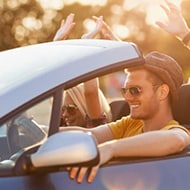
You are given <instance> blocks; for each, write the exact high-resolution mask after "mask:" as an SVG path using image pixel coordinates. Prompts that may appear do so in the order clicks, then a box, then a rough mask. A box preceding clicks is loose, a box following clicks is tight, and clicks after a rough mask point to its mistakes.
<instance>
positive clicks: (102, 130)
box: [59, 124, 114, 144]
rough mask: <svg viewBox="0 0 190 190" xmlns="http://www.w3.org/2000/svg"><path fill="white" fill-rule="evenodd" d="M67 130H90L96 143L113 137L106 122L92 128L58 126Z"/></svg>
mask: <svg viewBox="0 0 190 190" xmlns="http://www.w3.org/2000/svg"><path fill="white" fill-rule="evenodd" d="M68 130H78V131H83V132H91V133H92V134H93V135H94V136H95V138H96V140H97V143H98V144H100V143H104V142H106V141H111V140H113V139H114V136H113V133H112V132H111V129H110V128H109V126H108V125H107V124H105V125H100V126H98V127H94V128H83V127H75V126H74V127H60V128H59V131H60V132H63V131H68Z"/></svg>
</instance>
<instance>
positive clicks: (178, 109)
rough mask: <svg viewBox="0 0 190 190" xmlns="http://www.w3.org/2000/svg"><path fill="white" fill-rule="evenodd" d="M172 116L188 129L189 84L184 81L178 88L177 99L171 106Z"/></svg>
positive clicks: (189, 111)
mask: <svg viewBox="0 0 190 190" xmlns="http://www.w3.org/2000/svg"><path fill="white" fill-rule="evenodd" d="M173 114H174V118H175V119H176V120H177V121H178V122H179V123H180V124H181V125H184V126H185V127H187V128H189V129H190V84H188V83H186V84H184V85H182V86H181V88H180V90H179V99H178V101H177V103H176V104H175V105H174V108H173Z"/></svg>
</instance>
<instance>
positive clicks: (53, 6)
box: [37, 0, 64, 10]
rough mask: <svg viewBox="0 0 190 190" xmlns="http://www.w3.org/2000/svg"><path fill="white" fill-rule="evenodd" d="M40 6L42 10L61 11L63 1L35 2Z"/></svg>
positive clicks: (45, 0)
mask: <svg viewBox="0 0 190 190" xmlns="http://www.w3.org/2000/svg"><path fill="white" fill-rule="evenodd" d="M37 1H39V3H40V4H41V6H42V7H43V8H44V9H48V8H49V9H55V10H61V9H63V7H64V1H63V0H54V1H50V0H37Z"/></svg>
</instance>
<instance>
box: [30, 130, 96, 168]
mask: <svg viewBox="0 0 190 190" xmlns="http://www.w3.org/2000/svg"><path fill="white" fill-rule="evenodd" d="M30 161H31V164H32V165H33V166H34V167H35V168H39V167H52V166H59V165H60V166H74V165H75V166H76V165H80V166H94V165H97V164H98V162H99V152H98V149H97V143H96V140H95V138H94V136H93V135H92V134H91V133H85V132H82V131H64V132H59V133H56V134H54V135H52V136H50V137H49V138H48V139H47V140H46V141H45V142H44V143H43V144H42V145H41V146H40V147H39V149H38V151H37V152H35V153H33V154H31V155H30Z"/></svg>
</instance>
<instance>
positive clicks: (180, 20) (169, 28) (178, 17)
mask: <svg viewBox="0 0 190 190" xmlns="http://www.w3.org/2000/svg"><path fill="white" fill-rule="evenodd" d="M165 2H166V5H167V6H164V5H160V6H161V7H162V9H163V10H164V12H165V13H166V15H167V19H168V21H167V22H165V23H164V22H161V21H157V22H156V24H157V25H158V26H159V27H160V28H162V29H163V30H165V31H166V32H168V33H170V34H172V35H175V36H176V37H178V38H180V39H183V38H184V37H185V35H186V34H187V33H188V32H189V28H188V26H187V23H186V21H185V19H184V17H183V15H182V13H181V10H180V8H179V7H177V6H176V5H175V4H174V3H172V2H169V1H168V0H165Z"/></svg>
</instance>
